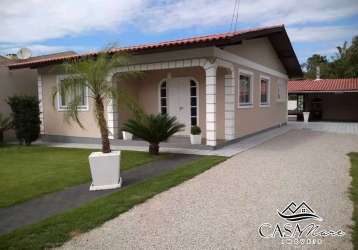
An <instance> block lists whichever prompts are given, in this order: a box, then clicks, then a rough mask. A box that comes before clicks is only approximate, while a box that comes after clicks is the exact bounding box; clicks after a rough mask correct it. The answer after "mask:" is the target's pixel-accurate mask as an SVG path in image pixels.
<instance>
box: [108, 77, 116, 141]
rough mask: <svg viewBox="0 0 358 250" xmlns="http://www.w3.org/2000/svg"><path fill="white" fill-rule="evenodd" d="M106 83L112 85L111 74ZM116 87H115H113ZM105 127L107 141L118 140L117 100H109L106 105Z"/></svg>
mask: <svg viewBox="0 0 358 250" xmlns="http://www.w3.org/2000/svg"><path fill="white" fill-rule="evenodd" d="M107 82H108V83H110V84H113V82H112V74H111V75H110V76H108V78H107ZM113 86H114V87H116V86H115V85H113ZM107 127H108V131H109V136H108V137H109V139H117V138H118V132H119V131H118V104H117V100H116V99H114V98H111V99H110V100H108V103H107Z"/></svg>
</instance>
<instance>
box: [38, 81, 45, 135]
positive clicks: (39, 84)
mask: <svg viewBox="0 0 358 250" xmlns="http://www.w3.org/2000/svg"><path fill="white" fill-rule="evenodd" d="M37 96H38V99H39V110H40V121H41V124H40V134H41V135H43V134H45V124H44V113H43V112H44V108H43V103H42V100H43V93H42V77H41V75H39V74H38V77H37Z"/></svg>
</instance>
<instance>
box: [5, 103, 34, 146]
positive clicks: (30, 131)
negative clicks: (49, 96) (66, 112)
mask: <svg viewBox="0 0 358 250" xmlns="http://www.w3.org/2000/svg"><path fill="white" fill-rule="evenodd" d="M7 103H8V104H9V105H10V107H11V110H12V119H13V124H14V128H15V133H16V138H17V139H18V140H19V142H20V144H22V143H23V142H25V144H26V145H30V144H31V142H33V141H35V140H36V139H37V138H38V137H39V134H40V124H41V121H40V110H39V101H38V100H37V98H36V97H35V96H13V97H10V98H8V100H7Z"/></svg>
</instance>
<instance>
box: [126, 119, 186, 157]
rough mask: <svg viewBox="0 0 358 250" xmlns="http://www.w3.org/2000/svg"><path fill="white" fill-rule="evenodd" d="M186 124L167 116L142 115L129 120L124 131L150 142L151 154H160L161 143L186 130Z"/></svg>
mask: <svg viewBox="0 0 358 250" xmlns="http://www.w3.org/2000/svg"><path fill="white" fill-rule="evenodd" d="M184 127H185V125H184V124H180V123H178V122H177V119H176V117H170V116H169V115H167V114H157V115H153V114H151V115H146V114H142V115H140V116H136V117H135V118H132V119H129V120H128V121H127V122H126V123H125V124H124V127H123V130H124V131H127V132H129V133H132V134H133V135H134V136H136V137H138V138H141V139H143V140H145V141H147V142H149V153H150V154H155V155H157V154H158V153H159V143H160V142H162V141H166V140H168V139H169V137H171V136H172V135H174V134H175V133H177V132H179V131H180V130H181V129H182V128H184Z"/></svg>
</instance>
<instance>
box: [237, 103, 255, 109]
mask: <svg viewBox="0 0 358 250" xmlns="http://www.w3.org/2000/svg"><path fill="white" fill-rule="evenodd" d="M253 107H254V105H253V104H248V105H242V104H241V105H239V106H238V108H239V109H249V108H253Z"/></svg>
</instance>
